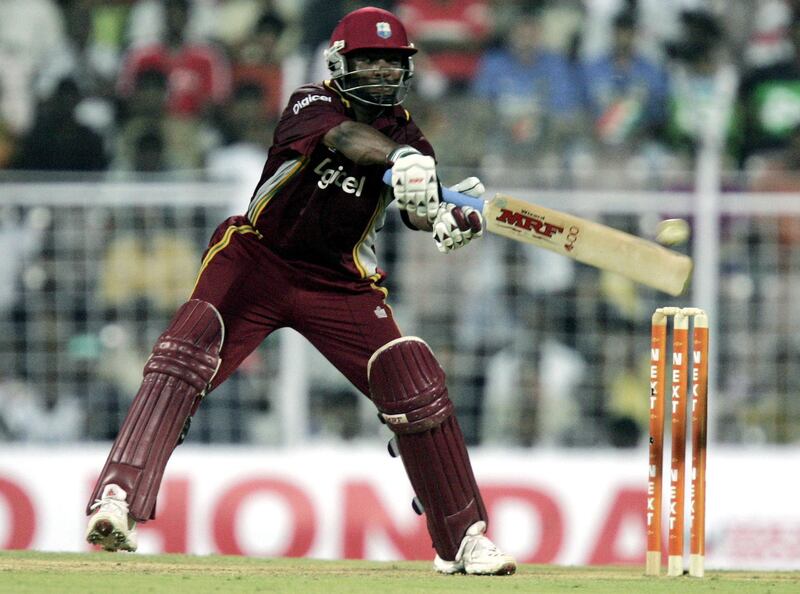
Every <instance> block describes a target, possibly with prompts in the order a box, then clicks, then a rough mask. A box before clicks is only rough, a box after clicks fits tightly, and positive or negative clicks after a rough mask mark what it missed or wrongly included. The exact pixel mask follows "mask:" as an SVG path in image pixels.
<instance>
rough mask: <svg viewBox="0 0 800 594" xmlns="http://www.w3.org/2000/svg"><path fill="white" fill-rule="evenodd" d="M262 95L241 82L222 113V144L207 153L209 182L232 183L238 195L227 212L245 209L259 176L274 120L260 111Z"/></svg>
mask: <svg viewBox="0 0 800 594" xmlns="http://www.w3.org/2000/svg"><path fill="white" fill-rule="evenodd" d="M263 96H264V93H263V91H262V88H261V86H260V85H258V84H256V83H243V84H241V85H239V86H238V87H237V88H236V90H235V91H234V94H233V100H232V101H231V103H230V105H229V106H228V108H227V109H226V110H225V112H224V114H223V120H222V124H221V131H222V137H223V144H222V146H219V147H217V148H215V149H214V150H212V151H211V152H210V153H209V154H208V159H207V163H206V172H207V173H208V175H209V177H210V178H212V179H219V180H223V179H225V180H230V181H236V182H239V183H240V184H241V190H240V191H239V192H236V194H239V195H238V196H237V197H236V198H235V199H234V201H232V204H231V208H230V210H231V212H232V213H233V212H239V211H241V209H242V208H246V207H247V203H248V201H249V198H250V195H251V194H252V193H253V188H255V187H256V185H257V184H258V181H259V179H260V177H261V169H262V166H263V164H264V162H265V161H266V159H267V149H268V148H269V145H270V143H271V141H272V134H273V132H274V130H275V126H276V125H277V122H278V119H277V117H275V116H274V115H270V114H267V113H266V112H265V111H264V108H263V105H264V99H263Z"/></svg>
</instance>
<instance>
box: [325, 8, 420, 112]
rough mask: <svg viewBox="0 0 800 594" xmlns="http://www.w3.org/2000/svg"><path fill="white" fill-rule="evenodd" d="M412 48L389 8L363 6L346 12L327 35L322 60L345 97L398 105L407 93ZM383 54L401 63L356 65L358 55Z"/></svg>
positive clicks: (410, 72) (412, 66)
mask: <svg viewBox="0 0 800 594" xmlns="http://www.w3.org/2000/svg"><path fill="white" fill-rule="evenodd" d="M416 51H417V50H416V48H415V47H414V45H413V44H412V43H410V42H409V41H408V36H407V35H406V30H405V27H404V26H403V23H401V22H400V20H399V19H398V18H397V17H396V16H394V15H393V14H392V13H391V12H388V11H386V10H382V9H380V8H374V7H367V8H361V9H359V10H354V11H353V12H351V13H349V14H347V15H345V16H344V18H342V20H341V21H339V24H338V25H337V26H336V28H335V29H334V31H333V34H332V35H331V44H330V47H328V49H327V50H325V60H326V62H327V64H328V69H329V70H330V72H331V80H332V81H333V83H334V84H335V85H336V86H337V87H338V89H339V90H340V91H341V92H342V93H343V94H345V95H347V96H348V97H350V98H352V99H354V100H356V101H359V102H361V103H366V104H368V105H376V106H380V107H388V106H392V105H399V104H401V103H402V102H403V100H404V99H405V98H406V95H407V94H408V90H409V87H410V81H411V78H412V77H413V76H414V63H413V61H412V59H411V55H412V54H414V53H416ZM364 54H367V55H371V54H375V55H379V54H386V55H387V56H390V57H391V61H395V58H396V57H399V58H401V60H400V61H401V67H399V68H398V67H387V66H386V65H383V66H380V67H377V66H376V67H369V68H364V67H359V68H356V58H358V56H359V55H364Z"/></svg>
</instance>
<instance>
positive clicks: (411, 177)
mask: <svg viewBox="0 0 800 594" xmlns="http://www.w3.org/2000/svg"><path fill="white" fill-rule="evenodd" d="M403 148H405V149H406V150H405V152H399V151H400V149H398V151H395V153H398V154H397V155H395V153H393V154H392V155H391V156H390V158H394V160H393V165H392V190H393V191H394V197H395V199H396V200H397V205H398V207H399V208H400V209H402V210H405V211H408V212H409V213H414V214H416V215H417V216H419V217H424V218H426V219H427V220H428V221H429V222H431V223H432V222H433V221H434V219H435V218H436V215H437V213H438V210H439V180H438V179H437V177H436V162H435V161H434V159H433V157H429V156H427V155H423V154H421V153H419V152H417V151H415V150H414V149H411V147H403ZM409 149H410V150H412V151H414V152H410V151H409Z"/></svg>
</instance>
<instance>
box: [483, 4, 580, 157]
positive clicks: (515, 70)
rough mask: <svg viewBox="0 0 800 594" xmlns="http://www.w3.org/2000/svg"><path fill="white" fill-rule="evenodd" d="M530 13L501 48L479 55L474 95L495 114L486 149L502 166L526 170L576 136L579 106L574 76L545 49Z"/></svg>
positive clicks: (536, 19) (535, 16) (558, 153)
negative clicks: (490, 136)
mask: <svg viewBox="0 0 800 594" xmlns="http://www.w3.org/2000/svg"><path fill="white" fill-rule="evenodd" d="M539 36H540V22H539V17H538V14H537V13H535V12H528V13H522V14H520V15H519V16H518V18H517V19H516V20H515V21H514V23H513V24H512V27H511V29H510V30H509V31H508V33H507V35H506V36H505V38H504V41H503V45H502V47H500V48H498V49H492V50H489V51H487V52H486V53H485V54H484V56H483V57H482V59H481V61H480V63H479V66H478V71H477V73H476V75H475V79H474V82H473V91H474V94H475V95H476V96H477V97H478V98H479V99H481V100H484V101H486V102H488V103H489V104H490V105H491V106H492V108H493V109H494V111H495V113H496V118H497V122H498V124H497V130H496V132H495V134H494V136H493V137H492V138H491V139H490V147H489V150H490V151H491V152H492V153H493V155H494V156H495V157H497V158H498V160H500V161H501V162H502V163H504V164H506V165H511V166H516V167H530V166H531V165H533V164H534V163H536V162H537V161H538V160H540V159H542V158H543V157H544V156H546V155H543V154H542V152H543V151H545V150H547V151H553V154H552V155H551V156H555V158H556V159H560V156H561V154H562V151H563V150H564V149H565V147H567V146H568V145H569V144H570V143H571V142H572V141H573V140H574V139H576V138H577V136H578V132H579V130H580V124H581V119H582V106H581V99H580V91H579V86H578V84H577V76H576V73H575V71H574V69H573V67H572V65H571V64H570V63H569V61H568V60H567V59H566V58H565V57H564V56H563V55H561V54H558V53H555V52H551V51H549V50H546V49H544V48H543V47H542V46H541V44H540V41H539Z"/></svg>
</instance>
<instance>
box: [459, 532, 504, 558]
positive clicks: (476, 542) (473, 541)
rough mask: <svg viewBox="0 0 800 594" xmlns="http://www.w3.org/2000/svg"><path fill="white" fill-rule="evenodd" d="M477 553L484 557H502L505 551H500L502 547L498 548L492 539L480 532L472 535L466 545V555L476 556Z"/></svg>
mask: <svg viewBox="0 0 800 594" xmlns="http://www.w3.org/2000/svg"><path fill="white" fill-rule="evenodd" d="M476 555H480V556H482V557H483V556H486V557H502V556H503V553H501V552H500V549H498V548H497V546H496V545H495V544H494V543H493V542H492V541H491V540H489V539H488V538H486V537H485V536H484V535H483V534H478V535H475V536H473V537H471V538H470V539H469V541H468V542H467V543H466V546H465V547H464V556H472V557H475V556H476Z"/></svg>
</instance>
